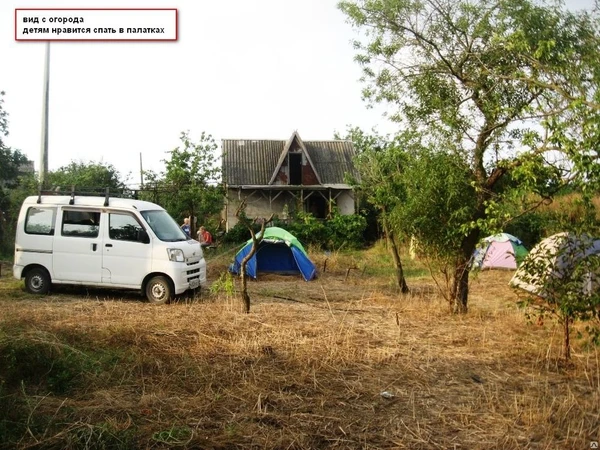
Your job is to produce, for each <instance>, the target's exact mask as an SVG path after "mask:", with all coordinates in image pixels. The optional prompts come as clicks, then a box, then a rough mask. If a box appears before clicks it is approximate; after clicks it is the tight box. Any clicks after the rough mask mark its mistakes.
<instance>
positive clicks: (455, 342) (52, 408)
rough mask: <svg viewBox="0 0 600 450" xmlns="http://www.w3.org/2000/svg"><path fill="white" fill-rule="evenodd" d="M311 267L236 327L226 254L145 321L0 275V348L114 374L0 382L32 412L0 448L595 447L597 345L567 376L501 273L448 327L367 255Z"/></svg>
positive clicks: (556, 336) (137, 310) (111, 303)
mask: <svg viewBox="0 0 600 450" xmlns="http://www.w3.org/2000/svg"><path fill="white" fill-rule="evenodd" d="M312 256H313V260H315V262H316V263H317V265H318V267H319V268H320V269H321V273H320V276H319V278H318V279H317V280H315V281H312V282H309V283H306V282H304V281H302V280H301V279H299V278H298V277H293V276H292V277H290V276H287V277H285V276H276V275H261V276H259V280H257V281H252V282H249V288H250V295H251V298H252V309H251V313H250V314H243V313H241V305H240V300H239V298H238V293H237V292H235V291H231V287H232V286H231V285H229V288H228V287H227V286H228V281H227V280H228V278H227V277H226V276H222V274H223V273H225V269H226V266H227V263H228V262H229V261H228V259H229V258H219V257H215V258H214V260H213V261H212V262H211V263H210V273H209V279H210V280H211V281H213V282H215V283H216V284H215V285H214V288H213V292H212V293H209V292H205V293H203V295H202V297H201V298H180V299H178V300H177V301H176V302H173V303H172V304H171V305H165V306H159V307H156V306H152V305H148V304H145V303H142V302H140V297H139V296H137V295H135V294H123V293H114V292H107V291H88V290H85V289H58V290H55V291H54V292H53V293H52V294H51V295H49V296H47V297H44V298H39V297H32V296H30V295H28V294H26V293H24V292H23V291H22V288H21V287H20V284H19V283H17V282H16V281H13V280H12V279H10V277H9V276H8V275H7V274H6V272H7V270H6V267H3V270H2V275H3V276H2V278H0V307H1V308H2V311H3V314H2V315H1V316H0V344H3V343H4V344H5V347H6V342H8V340H10V341H12V342H15V341H17V342H20V341H22V342H25V341H26V342H28V343H29V345H32V343H33V344H36V343H37V344H40V345H45V346H49V347H50V348H53V349H55V350H56V352H58V353H60V352H63V353H64V352H67V353H69V354H72V355H76V352H82V353H86V354H89V352H90V349H94V350H95V351H97V352H100V351H101V352H104V353H102V354H108V355H109V356H111V358H109V360H110V361H112V362H110V363H106V361H105V359H102V358H99V357H97V356H96V358H97V359H98V360H100V359H102V361H104V362H103V363H102V364H101V365H100V367H101V369H98V368H96V369H95V368H94V367H90V368H88V369H86V370H85V372H84V373H82V379H83V380H84V382H83V383H79V384H74V385H73V387H68V388H67V389H66V390H65V392H63V393H57V392H50V393H49V392H48V390H47V389H46V391H44V387H46V386H47V385H48V384H47V383H44V382H43V381H44V378H43V377H44V374H39V379H38V378H37V377H30V378H27V379H28V380H29V381H28V383H22V384H21V386H20V387H19V388H18V389H16V388H15V390H11V389H10V388H11V385H10V383H9V381H10V380H8V381H6V380H3V379H2V372H1V371H0V388H1V387H2V382H4V381H6V383H5V386H6V387H5V389H4V395H5V396H6V397H5V398H8V395H17V394H16V393H15V392H20V393H21V395H25V396H26V399H27V402H26V403H27V405H28V406H27V407H26V408H25V409H24V411H26V412H27V414H20V415H18V416H17V418H13V419H11V420H14V421H21V422H19V425H23V423H24V424H25V426H22V429H23V433H22V436H21V437H20V438H19V439H18V440H16V439H15V438H13V441H11V442H7V443H5V445H6V448H14V447H15V446H16V447H18V448H204V449H233V448H240V449H242V448H256V449H259V448H261V449H283V448H289V449H319V448H340V449H346V448H348V449H354V448H356V449H358V448H360V449H392V448H398V449H401V448H408V449H430V448H442V449H450V448H452V449H455V448H456V449H459V448H462V449H490V448H505V449H512V448H531V449H585V448H590V442H591V441H598V440H599V439H600V409H599V405H600V363H599V354H598V353H599V352H598V349H597V348H594V347H592V348H588V347H587V346H586V345H585V343H584V341H583V340H575V341H574V348H573V360H572V362H571V363H570V364H565V363H564V362H563V361H562V359H561V344H562V334H561V333H562V331H561V328H560V326H559V325H557V324H555V323H554V322H552V321H550V320H546V321H545V322H543V323H539V322H537V321H533V322H530V321H528V319H527V318H526V317H525V314H524V313H523V311H522V310H519V309H517V308H516V296H515V294H514V293H513V292H512V291H511V290H510V289H509V288H508V286H507V283H508V280H509V279H510V276H511V275H512V274H511V273H510V272H485V273H482V274H480V275H479V276H477V277H476V278H475V279H474V280H473V282H472V288H471V297H470V312H469V313H468V314H467V315H463V316H455V315H451V314H449V313H448V309H447V307H446V305H445V303H444V300H443V299H442V298H440V297H439V296H438V295H437V293H436V289H435V284H434V283H433V281H432V280H431V278H429V277H420V278H411V279H410V280H409V285H410V287H411V288H412V292H413V293H412V294H411V295H409V296H400V295H398V294H395V293H394V289H393V279H392V277H390V276H389V275H387V274H382V273H381V272H380V271H378V270H377V268H378V261H380V260H381V259H382V258H383V257H382V256H381V255H380V254H377V253H369V252H365V253H364V255H362V256H361V255H360V254H359V255H355V256H353V257H349V256H343V255H333V256H330V257H329V258H328V259H327V261H328V262H327V271H326V272H325V273H323V272H322V268H323V265H324V264H325V256H324V255H320V254H314V255H312ZM350 267H356V268H355V269H351V270H350V271H348V268H350ZM365 267H366V268H365ZM219 280H220V281H219ZM219 286H220V287H219ZM98 364H100V363H98ZM0 368H1V365H0ZM46 381H47V380H46ZM55 391H56V390H55ZM2 393H3V391H2V390H1V389H0V397H2ZM1 401H2V399H1V398H0V408H2V406H1V405H2V403H1ZM5 404H6V403H5ZM0 417H1V416H0ZM41 418H46V420H45V421H44V420H41ZM28 421H30V422H31V423H32V425H31V426H28V425H27V424H28ZM44 424H45V425H44ZM34 425H35V426H34ZM1 431H2V427H1V426H0V433H1ZM0 436H1V434H0ZM11 436H14V434H12V435H11ZM107 443H108V444H110V446H109V445H108V444H107ZM101 445H102V446H101ZM0 448H4V447H3V446H2V443H0Z"/></svg>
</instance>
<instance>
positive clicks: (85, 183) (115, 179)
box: [48, 161, 129, 195]
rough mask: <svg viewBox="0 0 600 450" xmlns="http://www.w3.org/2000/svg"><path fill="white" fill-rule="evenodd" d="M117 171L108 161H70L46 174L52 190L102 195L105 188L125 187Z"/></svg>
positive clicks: (120, 188) (120, 189)
mask: <svg viewBox="0 0 600 450" xmlns="http://www.w3.org/2000/svg"><path fill="white" fill-rule="evenodd" d="M128 177H129V175H127V177H126V178H125V180H123V179H122V176H121V174H120V173H119V171H118V170H117V169H116V168H115V167H114V166H113V165H112V164H109V163H104V162H94V161H90V162H84V161H71V162H70V163H69V164H68V165H66V166H62V167H60V168H58V169H57V170H53V171H52V172H50V173H49V174H48V185H49V186H51V187H52V189H54V190H60V191H69V190H71V188H72V187H74V188H75V191H76V192H86V193H90V194H98V195H103V194H104V193H105V191H106V188H109V190H110V191H115V190H117V191H123V190H126V189H127V186H126V181H127V178H128Z"/></svg>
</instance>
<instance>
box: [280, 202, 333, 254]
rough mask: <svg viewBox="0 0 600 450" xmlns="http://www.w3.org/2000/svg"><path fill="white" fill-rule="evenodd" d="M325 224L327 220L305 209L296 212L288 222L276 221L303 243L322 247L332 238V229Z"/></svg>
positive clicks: (325, 246)
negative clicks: (304, 210)
mask: <svg viewBox="0 0 600 450" xmlns="http://www.w3.org/2000/svg"><path fill="white" fill-rule="evenodd" d="M325 224H326V222H325V221H323V220H319V219H317V218H316V217H314V216H313V215H312V214H311V213H306V212H303V211H298V212H296V213H295V214H294V215H293V216H292V220H291V221H289V222H288V223H283V224H279V223H278V222H274V225H275V226H281V227H282V228H285V229H286V230H288V231H289V232H290V233H292V234H293V235H294V236H296V238H298V240H299V241H300V242H302V245H314V246H316V247H321V248H327V247H328V244H329V240H330V231H329V230H328V228H327V227H326V225H325Z"/></svg>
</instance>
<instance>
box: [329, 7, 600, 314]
mask: <svg viewBox="0 0 600 450" xmlns="http://www.w3.org/2000/svg"><path fill="white" fill-rule="evenodd" d="M339 7H340V9H341V10H342V11H343V12H344V13H345V14H346V16H347V17H348V19H349V20H350V22H351V23H352V24H353V25H354V26H356V27H357V28H359V29H360V30H361V31H362V33H361V35H360V39H357V40H356V42H354V48H355V49H356V51H357V55H356V61H357V62H358V63H359V64H360V65H361V66H362V68H363V73H364V77H363V81H364V82H365V83H366V87H365V89H364V91H363V94H364V97H365V99H366V100H367V101H369V102H371V103H384V104H386V105H388V106H389V107H390V109H391V111H390V114H389V116H390V117H391V118H392V120H395V121H397V122H399V123H401V124H402V125H403V128H404V129H410V130H415V132H416V133H418V134H419V136H420V137H419V139H418V141H419V142H421V143H423V144H424V147H427V148H430V149H431V150H429V151H430V152H432V151H433V148H435V149H436V151H437V152H443V153H444V154H446V155H447V158H456V159H453V160H452V161H451V162H452V164H454V165H457V163H458V160H459V159H460V160H462V165H460V166H459V169H458V173H460V171H463V175H464V180H463V181H460V180H455V179H451V180H450V184H451V187H452V188H459V190H455V191H452V192H451V193H450V194H448V193H446V192H443V189H445V188H444V186H443V185H442V183H440V182H438V181H436V180H427V179H426V178H425V177H420V185H423V186H425V189H424V190H425V191H427V192H428V193H429V195H431V196H432V198H429V199H428V198H427V197H426V196H425V195H420V196H419V193H418V190H416V189H415V188H416V187H417V186H416V185H414V183H413V188H412V191H411V193H410V194H409V193H408V192H406V193H405V194H406V195H405V198H406V199H407V200H408V202H412V205H411V206H409V207H408V208H407V211H417V212H418V213H419V214H418V215H417V216H416V217H415V218H414V219H413V220H412V222H413V227H412V231H413V232H420V233H421V234H422V235H423V237H425V236H426V235H429V232H433V231H434V230H435V228H436V226H435V225H432V224H431V223H430V219H433V218H434V217H436V214H442V216H440V217H441V220H440V222H441V223H444V224H445V225H447V226H448V227H449V226H450V225H453V227H452V230H451V231H447V232H445V233H443V234H442V235H441V236H440V239H441V242H442V243H443V245H444V247H443V249H446V252H448V250H447V249H450V252H454V260H455V274H456V275H457V277H455V279H454V281H453V283H454V286H453V288H452V296H453V298H454V300H456V301H457V302H460V304H461V308H460V309H461V310H462V311H466V304H467V297H468V271H465V270H464V268H465V266H466V265H467V263H468V260H469V258H470V255H471V254H472V252H473V250H474V248H475V246H476V244H477V241H478V240H479V236H480V234H482V233H489V232H491V231H495V230H499V229H500V228H501V227H502V226H503V225H504V224H506V223H507V221H508V220H510V212H509V211H507V208H506V202H509V201H514V199H515V198H516V196H515V193H516V192H519V193H520V194H523V193H524V192H535V193H539V194H542V195H547V194H548V193H550V194H552V193H553V192H555V191H556V190H557V189H558V188H559V187H560V185H561V184H565V183H568V182H578V183H579V184H580V190H581V192H582V194H584V197H585V194H586V191H587V192H593V191H594V190H595V188H594V186H595V185H596V184H595V183H596V181H598V183H600V164H598V163H597V161H598V160H599V158H598V151H600V150H599V149H600V146H599V145H598V142H600V127H599V126H598V124H600V102H599V100H600V96H599V95H598V90H597V89H596V86H598V84H599V82H600V62H599V59H598V58H597V49H598V44H599V42H600V33H599V28H598V26H597V17H593V16H591V15H590V14H588V13H585V12H584V13H571V12H569V11H567V10H565V9H563V8H561V5H558V4H556V3H555V2H548V3H546V2H544V1H542V2H533V1H529V0H502V1H501V2H499V3H489V2H484V1H482V0H477V1H475V2H468V1H462V0H459V1H456V2H443V3H432V2H412V1H404V0H400V1H399V0H356V1H342V2H340V4H339ZM410 153H413V150H412V149H411V150H410ZM398 161H400V159H398ZM427 164H432V161H429V162H427ZM417 175H418V174H417ZM438 175H440V176H442V179H444V178H445V177H444V176H443V174H442V173H440V172H438ZM432 178H433V177H432ZM408 181H409V182H410V180H408ZM465 183H468V185H466V184H465ZM461 184H463V188H461V187H460V185H461ZM596 187H597V186H596ZM398 192H400V193H401V192H402V191H401V190H399V191H398ZM415 192H416V194H417V196H418V197H419V198H421V199H422V200H423V201H425V202H426V203H425V204H426V205H428V206H427V207H422V208H421V207H420V206H419V205H418V204H416V202H414V201H413V200H411V197H412V195H413V194H414V193H415ZM399 199H400V200H399V202H398V203H402V196H400V197H399ZM438 199H443V200H444V201H442V200H439V201H438ZM429 207H431V208H433V211H427V209H429ZM454 208H456V209H454ZM399 209H400V208H399ZM434 211H435V213H434ZM397 216H398V217H399V218H402V219H407V220H410V219H411V217H410V215H409V214H407V213H406V211H405V212H404V213H403V212H402V211H398V215H397ZM419 218H420V219H419ZM419 221H420V225H421V226H419V227H418V226H414V225H417V222H419ZM399 223H400V224H402V223H404V222H402V221H399ZM421 227H425V229H422V228H421ZM455 230H457V232H455ZM440 250H442V249H440ZM447 256H451V255H450V254H449V253H447Z"/></svg>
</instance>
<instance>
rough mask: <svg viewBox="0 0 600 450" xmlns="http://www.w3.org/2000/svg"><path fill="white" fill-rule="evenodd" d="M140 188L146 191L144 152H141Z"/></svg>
mask: <svg viewBox="0 0 600 450" xmlns="http://www.w3.org/2000/svg"><path fill="white" fill-rule="evenodd" d="M140 188H141V189H144V168H143V166H142V152H140Z"/></svg>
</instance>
